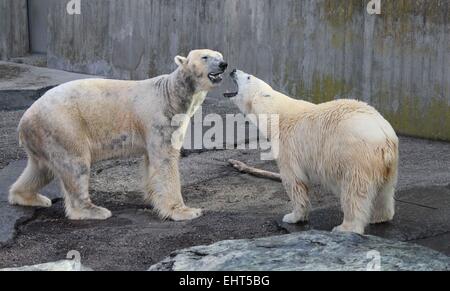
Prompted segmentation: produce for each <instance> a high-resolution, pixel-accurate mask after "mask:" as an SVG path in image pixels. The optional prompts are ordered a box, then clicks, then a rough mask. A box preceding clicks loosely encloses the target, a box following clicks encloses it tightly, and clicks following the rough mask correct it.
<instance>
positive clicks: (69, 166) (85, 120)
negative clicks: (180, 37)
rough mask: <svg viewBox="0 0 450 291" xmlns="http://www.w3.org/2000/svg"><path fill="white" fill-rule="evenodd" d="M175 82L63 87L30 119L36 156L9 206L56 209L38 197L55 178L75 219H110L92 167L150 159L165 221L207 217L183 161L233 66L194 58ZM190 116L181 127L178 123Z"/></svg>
mask: <svg viewBox="0 0 450 291" xmlns="http://www.w3.org/2000/svg"><path fill="white" fill-rule="evenodd" d="M175 63H176V64H177V65H178V68H177V69H176V70H175V71H174V72H173V73H171V74H169V75H162V76H159V77H155V78H152V79H148V80H143V81H120V80H106V79H86V80H78V81H73V82H69V83H66V84H63V85H60V86H58V87H56V88H54V89H52V90H50V91H48V92H47V93H46V94H45V95H44V96H42V97H41V98H40V99H39V100H38V101H36V102H35V103H34V104H33V105H32V106H31V107H30V108H29V109H28V110H27V111H26V112H25V114H24V115H23V117H22V119H21V121H20V123H19V128H18V131H19V139H20V142H21V144H22V145H23V147H24V148H25V150H26V153H27V155H28V164H27V167H26V169H25V170H24V172H23V173H22V175H21V176H20V177H19V178H18V180H17V181H16V182H15V183H14V184H13V185H12V186H11V188H10V192H9V202H10V203H11V204H17V205H24V206H42V207H49V206H51V201H50V200H49V199H48V198H46V197H44V196H42V195H41V194H38V191H39V190H40V189H41V188H43V187H44V186H45V185H47V184H48V183H49V182H50V181H52V179H53V178H54V177H57V178H58V179H59V180H60V181H61V185H62V192H63V194H64V200H65V210H66V215H67V217H68V218H69V219H73V220H82V219H107V218H109V217H110V216H111V212H110V211H109V210H107V209H105V208H102V207H99V206H96V205H94V204H93V203H92V202H91V200H90V198H89V193H88V184H89V174H90V167H91V164H92V163H94V162H96V161H100V160H104V159H110V158H116V157H123V156H130V155H143V156H144V168H145V171H144V192H145V200H146V201H147V202H150V203H151V204H152V205H153V206H154V208H155V210H156V211H157V212H158V213H159V215H160V216H161V217H162V218H170V219H173V220H175V221H178V220H189V219H193V218H196V217H198V216H200V215H201V210H200V209H194V208H189V207H187V206H186V205H185V204H184V202H183V198H182V195H181V187H180V177H179V169H178V159H179V154H180V148H181V145H182V140H183V139H184V133H185V130H186V128H187V125H186V123H187V122H189V117H191V116H192V115H193V114H194V113H195V110H197V108H198V107H199V106H200V105H201V104H202V102H203V100H204V99H205V96H206V94H207V92H208V91H209V90H211V89H212V88H214V87H216V86H217V85H218V84H220V83H221V81H222V74H223V72H224V71H225V70H226V68H227V63H226V62H225V61H224V60H223V56H222V54H221V53H219V52H215V51H212V50H194V51H191V52H190V53H189V55H188V56H187V58H186V57H181V56H177V57H175ZM179 114H185V116H187V117H186V120H185V121H184V122H182V123H181V125H180V127H179V128H178V129H177V128H174V127H172V126H171V119H172V118H173V117H174V116H175V115H179Z"/></svg>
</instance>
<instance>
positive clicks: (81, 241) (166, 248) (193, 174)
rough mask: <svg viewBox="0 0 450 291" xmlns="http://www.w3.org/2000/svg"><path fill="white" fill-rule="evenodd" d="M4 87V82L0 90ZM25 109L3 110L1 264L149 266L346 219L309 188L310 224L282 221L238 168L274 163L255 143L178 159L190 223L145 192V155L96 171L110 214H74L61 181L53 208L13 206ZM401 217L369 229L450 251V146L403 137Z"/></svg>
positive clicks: (52, 192) (257, 184)
mask: <svg viewBox="0 0 450 291" xmlns="http://www.w3.org/2000/svg"><path fill="white" fill-rule="evenodd" d="M0 89H1V88H0ZM204 110H205V112H220V113H222V114H223V113H227V112H230V111H234V109H233V108H232V106H231V104H229V103H228V101H224V100H222V99H214V98H210V99H208V100H207V102H206V106H205V108H204ZM23 112H24V111H23V110H14V111H1V112H0V268H6V267H17V266H23V265H32V264H39V263H45V262H51V261H58V260H61V259H64V258H65V257H66V254H67V252H69V251H70V250H77V251H79V252H80V253H81V261H82V263H83V265H85V266H87V267H89V268H93V269H95V270H146V269H148V268H149V267H150V266H151V265H153V264H155V263H157V262H159V261H160V260H162V259H163V258H165V257H166V256H168V255H169V254H170V253H171V252H172V251H175V250H178V249H181V248H186V247H191V246H196V245H201V244H210V243H214V242H217V241H220V240H224V239H238V238H258V237H266V236H270V235H281V234H287V233H291V232H298V231H303V230H308V229H318V230H331V229H332V228H333V227H334V226H335V225H337V224H339V223H340V220H341V219H342V214H341V213H340V211H339V205H338V199H337V198H336V197H334V196H332V195H331V194H329V193H327V192H326V191H324V190H323V189H321V188H320V187H314V188H313V189H312V193H311V196H312V204H313V209H314V211H313V212H312V214H311V221H310V222H309V223H306V224H301V225H295V226H292V225H286V224H284V223H281V218H282V217H283V215H284V214H285V213H287V212H289V210H290V205H289V200H288V198H287V195H286V194H285V191H284V189H283V188H282V186H281V184H280V183H277V182H274V181H269V180H263V179H258V178H255V177H251V176H249V175H246V174H240V173H238V172H236V171H235V170H234V169H232V168H231V167H230V166H229V165H228V163H227V160H228V159H230V158H233V159H237V160H241V161H244V162H247V163H248V164H250V165H256V166H258V167H261V168H264V169H269V170H276V167H275V164H274V162H264V161H261V160H260V155H259V152H258V151H255V150H236V149H234V150H212V151H197V152H195V151H187V152H184V155H183V158H182V159H181V161H180V167H181V175H182V184H183V190H182V191H183V196H184V198H185V200H186V203H187V204H188V205H189V206H193V207H201V208H203V209H204V215H203V216H202V217H200V218H198V219H196V220H193V221H188V222H172V221H161V220H160V219H159V218H158V217H157V216H156V214H155V213H154V212H153V210H152V209H151V207H149V206H146V205H144V203H143V202H142V200H141V195H140V194H139V189H140V187H139V178H140V174H139V164H140V161H139V159H124V160H115V161H105V162H101V163H99V164H97V165H95V167H94V168H93V169H92V173H91V175H92V179H91V185H90V187H91V195H92V198H93V200H94V202H95V203H96V204H98V205H101V206H105V207H108V208H109V209H110V210H112V212H113V217H112V218H111V219H109V220H106V221H69V220H67V219H66V218H65V216H64V211H63V203H62V200H61V198H60V192H59V189H58V185H57V184H56V183H53V184H52V185H50V186H49V187H47V188H46V189H45V190H44V191H43V193H44V194H47V195H49V197H51V198H52V199H53V202H54V205H53V206H52V207H51V208H49V209H30V208H22V207H12V206H9V205H8V204H7V202H6V197H7V189H8V187H9V186H10V185H11V183H13V182H14V180H15V179H16V178H17V177H18V175H19V174H20V172H21V170H22V169H23V168H24V167H25V164H26V161H25V160H24V159H25V155H24V152H23V151H22V150H21V149H20V147H19V145H18V142H17V136H16V127H17V124H18V122H19V119H20V117H21V115H22V114H23ZM400 155H401V162H400V177H399V187H398V191H397V199H398V201H397V215H396V218H395V220H394V221H393V222H391V223H388V224H383V225H377V226H371V227H369V229H368V233H369V234H375V235H378V236H382V237H386V238H390V239H396V240H400V241H407V242H412V243H417V244H421V245H424V246H428V247H430V248H432V249H435V250H438V251H440V252H443V253H445V254H447V255H450V243H449V242H450V185H449V184H450V171H449V166H450V143H446V142H437V141H428V140H421V139H415V138H409V137H402V138H401V145H400Z"/></svg>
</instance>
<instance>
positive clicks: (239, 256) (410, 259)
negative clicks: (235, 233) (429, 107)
mask: <svg viewBox="0 0 450 291" xmlns="http://www.w3.org/2000/svg"><path fill="white" fill-rule="evenodd" d="M378 266H379V267H378ZM373 269H375V270H377V269H378V270H383V271H393V270H414V271H418V270H447V271H448V270H450V257H447V256H446V255H444V254H441V253H439V252H436V251H433V250H430V249H427V248H424V247H421V246H418V245H414V244H408V243H403V242H396V241H390V240H386V239H382V238H378V237H375V236H361V235H357V234H350V233H330V232H323V231H306V232H300V233H295V234H289V235H282V236H272V237H267V238H259V239H244V240H227V241H221V242H218V243H215V244H212V245H210V246H197V247H192V248H188V249H184V250H180V251H176V252H174V253H172V254H171V256H169V257H168V258H166V259H165V260H163V261H162V262H160V263H158V264H156V265H153V266H152V267H150V269H149V271H166V270H173V271H243V270H246V271H284V270H286V271H310V270H321V271H332V270H346V271H350V270H373Z"/></svg>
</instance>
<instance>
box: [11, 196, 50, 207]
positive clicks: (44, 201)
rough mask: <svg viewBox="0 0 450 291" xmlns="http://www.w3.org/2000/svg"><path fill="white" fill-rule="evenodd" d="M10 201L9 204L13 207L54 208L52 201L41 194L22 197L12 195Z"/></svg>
mask: <svg viewBox="0 0 450 291" xmlns="http://www.w3.org/2000/svg"><path fill="white" fill-rule="evenodd" d="M8 201H9V204H11V205H21V206H33V207H46V208H47V207H50V206H52V201H51V200H50V199H48V198H47V197H45V196H44V195H41V194H34V195H20V194H16V193H10V194H9V197H8Z"/></svg>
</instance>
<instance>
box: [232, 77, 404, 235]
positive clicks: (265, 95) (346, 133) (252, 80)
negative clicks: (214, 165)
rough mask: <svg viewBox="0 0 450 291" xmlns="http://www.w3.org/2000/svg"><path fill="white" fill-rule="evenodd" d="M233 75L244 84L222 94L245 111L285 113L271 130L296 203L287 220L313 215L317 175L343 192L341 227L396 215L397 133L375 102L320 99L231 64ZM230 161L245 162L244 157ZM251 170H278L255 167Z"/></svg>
mask: <svg viewBox="0 0 450 291" xmlns="http://www.w3.org/2000/svg"><path fill="white" fill-rule="evenodd" d="M231 78H232V79H233V80H234V82H235V83H236V84H237V86H238V92H235V93H226V94H224V95H225V97H228V98H231V100H232V101H233V102H234V103H235V104H236V105H237V106H238V107H239V108H240V110H241V111H243V112H244V113H246V114H249V113H252V114H256V115H258V114H277V115H278V116H279V126H278V128H275V130H269V131H266V135H267V137H268V138H269V139H270V140H273V139H274V138H278V142H279V149H278V157H277V164H278V167H279V169H280V177H281V180H282V182H283V185H284V187H285V189H286V191H287V193H288V195H289V196H290V199H291V201H292V203H293V206H294V207H293V208H294V210H293V212H292V213H289V214H287V215H285V216H284V218H283V221H284V222H287V223H297V222H299V221H306V220H307V219H308V211H309V206H310V205H309V199H308V185H309V184H310V183H317V182H318V183H320V184H321V185H323V186H325V187H326V188H328V189H329V190H330V191H332V192H333V193H335V194H337V195H339V196H340V201H341V206H342V210H343V212H344V221H343V223H342V224H341V225H340V226H338V227H336V228H335V230H336V231H347V232H356V233H360V234H363V233H364V229H365V227H366V225H367V224H368V223H381V222H385V221H389V220H392V218H393V216H394V192H395V187H396V183H397V167H398V137H397V135H396V134H395V131H394V130H393V128H392V126H391V125H390V124H389V123H388V122H387V121H386V120H385V119H384V118H383V117H382V116H381V115H380V114H379V113H378V112H377V111H376V110H375V109H374V108H373V107H371V106H369V105H367V104H366V103H363V102H359V101H356V100H335V101H331V102H326V103H322V104H318V105H316V104H313V103H309V102H306V101H302V100H295V99H292V98H290V97H288V96H286V95H283V94H281V93H279V92H277V91H275V90H273V89H272V88H271V87H270V86H269V85H268V84H266V83H264V82H263V81H261V80H259V79H258V78H256V77H254V76H252V75H249V74H246V73H244V72H242V71H236V70H235V71H233V72H232V73H231ZM269 128H271V127H269ZM231 162H232V164H234V165H235V167H236V168H238V169H240V170H242V168H243V164H242V163H239V162H237V161H231ZM247 172H250V173H254V174H256V175H259V176H261V175H262V176H267V177H268V178H272V179H276V178H277V175H274V173H268V172H264V171H261V170H257V169H254V168H253V169H251V170H248V169H247Z"/></svg>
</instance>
